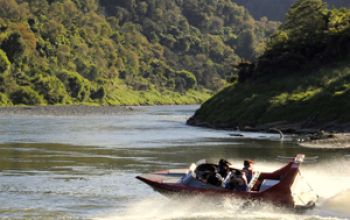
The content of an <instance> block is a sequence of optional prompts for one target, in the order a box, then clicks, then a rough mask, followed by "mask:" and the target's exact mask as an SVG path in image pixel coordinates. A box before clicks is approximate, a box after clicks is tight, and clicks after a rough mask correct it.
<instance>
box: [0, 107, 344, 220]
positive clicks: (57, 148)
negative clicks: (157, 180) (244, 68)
mask: <svg viewBox="0 0 350 220" xmlns="http://www.w3.org/2000/svg"><path fill="white" fill-rule="evenodd" d="M196 108H198V106H153V107H137V108H134V110H130V111H120V112H118V111H117V112H115V113H113V112H112V113H111V112H110V111H109V112H108V113H105V112H104V113H100V112H99V111H98V110H97V111H95V112H93V113H91V112H90V113H88V114H85V113H84V112H82V113H79V111H78V113H75V114H72V115H70V114H69V113H68V114H50V113H45V112H44V113H43V112H41V111H38V113H37V114H34V115H33V112H30V113H26V112H25V111H23V112H19V113H18V112H16V113H13V112H11V110H8V111H6V112H1V114H0V219H135V220H136V219H350V211H349V210H350V158H349V157H347V156H345V155H350V150H349V149H315V148H302V147H300V146H298V145H297V144H295V143H286V142H284V143H283V142H279V141H266V140H242V139H238V138H236V137H231V136H230V135H229V134H230V133H231V131H222V130H221V131H220V130H211V129H205V128H197V127H190V126H187V125H186V124H185V121H186V119H187V118H188V117H190V116H191V115H192V114H193V112H194V111H195V109H196ZM34 113H35V111H34ZM297 153H304V154H306V155H307V156H318V157H319V160H318V161H317V162H314V163H305V164H303V166H302V169H301V172H302V175H303V177H304V178H305V179H306V181H307V182H308V183H309V184H310V186H311V187H312V188H313V189H314V190H315V191H316V192H317V193H318V195H319V196H320V200H319V202H318V203H317V205H316V207H315V208H314V209H312V210H309V211H306V212H304V213H295V212H293V211H291V210H286V209H283V208H279V207H274V206H272V205H265V204H262V205H257V206H253V207H249V208H247V209H242V208H241V203H242V201H239V200H228V199H222V201H208V200H210V199H208V198H200V197H194V198H186V199H181V198H178V199H168V198H166V197H163V196H162V195H160V194H159V193H157V192H154V191H153V190H152V189H151V188H150V187H148V186H147V185H145V184H143V183H141V182H140V181H138V180H137V179H135V176H137V175H140V174H143V173H148V172H153V171H157V170H164V169H173V168H182V167H187V166H188V165H189V164H190V163H191V162H194V161H197V160H200V159H202V158H208V159H211V160H219V159H220V158H227V159H229V160H230V161H231V162H232V163H233V164H234V165H235V166H237V167H241V166H242V161H243V159H246V158H250V159H254V160H255V169H257V170H264V171H272V170H274V169H276V168H278V167H280V166H282V165H283V164H284V163H283V162H281V161H278V160H277V159H276V157H277V156H294V155H295V154H297Z"/></svg>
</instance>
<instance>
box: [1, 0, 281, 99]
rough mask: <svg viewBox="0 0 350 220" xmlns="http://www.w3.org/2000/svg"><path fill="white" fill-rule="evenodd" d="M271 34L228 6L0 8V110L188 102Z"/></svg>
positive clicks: (106, 3) (166, 1)
mask: <svg viewBox="0 0 350 220" xmlns="http://www.w3.org/2000/svg"><path fill="white" fill-rule="evenodd" d="M277 26H278V23H276V22H269V21H268V20H267V19H261V20H259V21H256V20H254V19H253V18H252V17H251V16H250V14H249V13H248V11H247V10H246V9H245V8H244V7H242V6H238V5H237V4H236V3H235V2H234V1H233V0H232V1H228V0H186V1H182V0H176V1H175V0H147V1H146V0H128V1H124V0H100V1H98V0H0V105H3V106H8V105H20V104H25V105H45V104H50V105H51V104H80V103H84V104H88V103H96V104H110V105H114V104H116V105H118V104H126V105H133V104H172V103H195V102H197V103H198V102H201V101H203V100H205V99H207V98H208V97H209V95H210V94H212V93H213V92H216V91H218V89H220V88H222V87H223V86H225V85H226V84H227V83H228V82H230V81H232V80H234V79H235V77H236V76H237V65H238V64H239V63H240V62H241V61H247V60H254V59H255V58H256V57H257V56H259V55H261V54H262V53H263V51H264V50H265V48H266V39H267V38H268V36H270V35H271V34H272V33H274V31H275V30H276V28H277Z"/></svg>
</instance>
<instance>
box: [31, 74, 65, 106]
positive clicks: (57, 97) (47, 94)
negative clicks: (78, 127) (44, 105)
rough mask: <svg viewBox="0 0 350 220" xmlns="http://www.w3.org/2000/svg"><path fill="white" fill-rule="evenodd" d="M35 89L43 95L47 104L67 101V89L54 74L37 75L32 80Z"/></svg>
mask: <svg viewBox="0 0 350 220" xmlns="http://www.w3.org/2000/svg"><path fill="white" fill-rule="evenodd" d="M32 82H33V84H34V87H35V90H36V91H38V92H39V93H40V94H42V95H43V96H44V98H45V99H46V101H47V102H48V103H49V104H57V103H67V101H68V100H67V97H69V96H68V94H67V91H66V88H65V87H64V85H63V83H62V82H61V81H60V80H59V79H58V78H57V77H56V76H47V77H45V76H43V75H39V76H38V77H36V78H35V79H34V80H33V81H32Z"/></svg>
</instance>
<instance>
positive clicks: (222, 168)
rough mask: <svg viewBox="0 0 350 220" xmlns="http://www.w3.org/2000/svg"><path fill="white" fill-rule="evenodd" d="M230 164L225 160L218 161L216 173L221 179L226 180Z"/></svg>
mask: <svg viewBox="0 0 350 220" xmlns="http://www.w3.org/2000/svg"><path fill="white" fill-rule="evenodd" d="M230 165H231V163H230V162H228V161H227V160H225V159H220V160H219V163H218V173H219V174H220V175H221V177H222V178H223V179H225V178H226V176H227V174H228V173H229V172H230Z"/></svg>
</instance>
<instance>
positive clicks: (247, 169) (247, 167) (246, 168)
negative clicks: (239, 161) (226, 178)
mask: <svg viewBox="0 0 350 220" xmlns="http://www.w3.org/2000/svg"><path fill="white" fill-rule="evenodd" d="M253 167H254V161H253V160H245V161H244V162H243V169H242V171H243V172H244V174H245V176H246V178H247V182H248V183H249V182H250V181H251V180H252V177H253Z"/></svg>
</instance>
